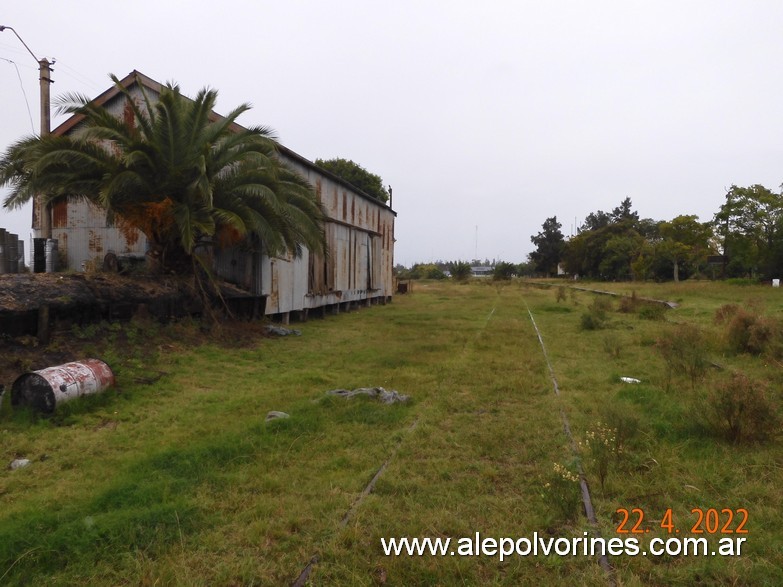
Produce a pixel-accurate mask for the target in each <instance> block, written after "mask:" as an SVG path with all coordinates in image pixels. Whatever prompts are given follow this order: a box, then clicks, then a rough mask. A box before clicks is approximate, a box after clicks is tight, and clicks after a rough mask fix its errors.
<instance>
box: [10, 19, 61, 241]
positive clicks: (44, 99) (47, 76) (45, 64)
mask: <svg viewBox="0 0 783 587" xmlns="http://www.w3.org/2000/svg"><path fill="white" fill-rule="evenodd" d="M6 29H8V30H9V31H11V32H12V33H14V34H15V35H16V38H17V39H19V42H20V43H22V45H24V48H25V49H27V52H28V53H29V54H30V55H32V56H33V59H35V60H36V61H37V62H38V71H39V77H38V81H39V83H40V86H41V137H42V138H43V137H46V136H48V135H49V134H50V133H51V130H52V118H51V106H50V102H51V98H50V94H49V86H50V85H51V84H52V83H53V82H52V68H51V65H52V64H53V63H54V60H52V63H49V60H48V59H46V57H44V58H42V59H38V57H36V56H35V53H33V52H32V51H31V50H30V47H28V46H27V43H25V42H24V41H23V40H22V37H20V36H19V33H17V32H16V31H15V30H14V29H13V27H10V26H4V25H0V33H2V32H3V31H4V30H6ZM36 200H37V201H35V200H34V201H33V218H34V217H35V210H36V209H38V210H40V227H41V236H42V237H43V238H52V212H51V209H50V207H49V205H48V204H44V203H43V199H42V198H41V196H40V194H39V195H38V196H37V198H36Z"/></svg>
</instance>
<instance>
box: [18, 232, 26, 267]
mask: <svg viewBox="0 0 783 587" xmlns="http://www.w3.org/2000/svg"><path fill="white" fill-rule="evenodd" d="M16 251H17V254H18V255H19V272H20V273H21V272H22V271H24V268H25V261H24V241H23V240H22V239H19V241H18V242H17V243H16Z"/></svg>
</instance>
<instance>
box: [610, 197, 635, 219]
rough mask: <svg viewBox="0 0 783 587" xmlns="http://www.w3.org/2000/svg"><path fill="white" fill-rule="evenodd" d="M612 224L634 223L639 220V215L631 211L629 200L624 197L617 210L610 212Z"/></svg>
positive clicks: (631, 206)
mask: <svg viewBox="0 0 783 587" xmlns="http://www.w3.org/2000/svg"><path fill="white" fill-rule="evenodd" d="M611 219H612V222H614V223H617V222H631V223H636V222H637V221H638V220H639V214H638V213H636V212H634V211H633V204H632V203H631V198H629V197H626V198H625V199H624V200H623V201H622V202H620V205H619V206H617V208H614V209H613V210H612V216H611Z"/></svg>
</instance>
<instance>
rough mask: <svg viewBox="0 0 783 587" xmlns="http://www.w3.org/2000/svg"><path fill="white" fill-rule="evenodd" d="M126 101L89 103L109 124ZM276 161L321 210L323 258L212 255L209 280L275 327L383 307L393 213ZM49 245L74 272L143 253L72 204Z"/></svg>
mask: <svg viewBox="0 0 783 587" xmlns="http://www.w3.org/2000/svg"><path fill="white" fill-rule="evenodd" d="M120 83H121V85H122V86H123V87H124V88H125V89H126V90H127V91H128V93H129V94H130V96H132V97H133V98H134V99H139V100H141V99H142V91H143V92H145V93H146V95H147V96H148V97H149V98H150V99H152V100H154V99H155V98H156V97H157V96H158V95H160V92H161V89H162V86H161V84H160V83H158V82H156V81H154V80H152V79H150V78H148V77H147V76H145V75H143V74H141V73H139V72H137V71H133V72H131V73H130V74H129V75H128V76H127V77H125V78H124V79H123V80H121V82H120ZM126 100H127V98H126V97H125V95H124V94H123V93H122V92H121V91H120V90H119V89H118V88H117V87H114V86H112V87H111V88H110V89H108V90H106V91H105V92H103V93H102V94H101V95H100V96H98V97H97V98H95V102H96V103H98V104H100V105H102V106H103V107H105V108H106V109H107V110H109V111H110V112H112V113H114V114H115V115H116V116H117V117H120V116H123V113H124V112H125V111H126V107H125V102H126ZM215 116H219V115H217V114H215ZM81 123H82V117H81V116H79V115H76V116H72V117H71V118H69V119H68V120H66V121H65V122H64V123H62V124H61V125H60V126H59V127H57V128H56V129H55V130H54V131H53V132H52V134H55V135H67V134H69V133H71V132H74V131H76V130H78V128H79V125H80V124H81ZM279 157H280V159H281V160H282V161H283V162H284V163H285V164H286V165H288V166H289V167H290V168H292V169H294V170H295V171H297V172H298V173H299V174H300V175H302V176H303V177H305V178H306V179H307V180H308V181H309V182H310V184H311V185H312V186H313V189H314V191H315V194H316V196H317V198H318V199H319V201H320V202H321V203H322V204H323V207H324V208H325V210H326V214H327V219H326V222H325V227H324V228H325V232H326V241H327V246H328V250H329V254H328V255H327V256H320V255H314V254H310V253H309V251H307V250H305V251H304V252H303V254H302V255H301V257H299V258H295V257H293V256H292V255H289V256H285V257H270V256H268V255H266V254H264V253H263V252H262V253H260V254H259V253H255V254H254V253H248V252H245V251H243V250H241V249H240V248H239V247H232V248H227V249H216V250H214V252H213V253H214V254H213V257H214V269H215V271H216V273H217V274H218V275H219V276H221V277H222V278H224V279H225V280H227V281H229V282H232V283H234V284H235V285H237V286H239V287H240V288H242V289H244V290H245V291H247V292H248V294H249V295H250V296H256V297H258V298H259V299H261V300H262V302H263V313H264V314H267V315H278V316H279V317H281V318H282V319H283V320H287V319H288V317H289V314H290V313H292V312H294V313H298V314H299V315H300V316H302V317H304V316H306V315H307V313H308V312H309V311H312V310H315V309H320V310H321V311H326V310H327V309H330V310H332V311H339V310H340V309H341V308H342V309H347V308H349V307H350V306H351V305H355V304H358V303H364V304H370V303H377V302H382V303H385V302H387V301H389V300H390V299H391V296H392V293H393V277H392V267H393V265H394V263H393V259H394V221H395V218H396V216H397V214H396V213H395V212H394V211H393V210H392V209H391V208H390V207H389V206H387V205H386V204H384V203H383V202H380V201H379V200H376V199H375V198H372V197H371V196H369V195H367V194H365V193H364V192H362V191H360V190H358V189H357V188H355V187H353V186H352V185H351V184H349V183H348V182H346V181H344V180H343V179H341V178H339V177H337V176H336V175H333V174H331V173H330V172H328V171H325V170H323V169H321V168H319V167H317V166H316V165H315V164H314V163H312V162H311V161H309V160H307V159H305V158H304V157H302V156H301V155H298V154H297V153H295V152H294V151H292V150H290V149H288V148H286V147H282V146H281V147H280V149H279ZM40 213H41V211H40V209H38V210H34V213H33V229H36V230H40ZM52 238H54V239H58V241H59V249H60V251H61V255H63V256H64V258H66V259H67V266H68V267H69V268H71V269H75V270H77V271H78V270H83V269H84V267H85V265H86V264H87V263H88V262H101V261H102V259H103V258H104V257H105V255H106V254H107V253H110V252H111V253H114V254H116V255H136V256H139V257H141V256H143V255H144V254H145V252H146V250H147V241H146V237H145V236H144V234H143V233H141V232H140V231H138V230H135V229H130V230H128V229H123V230H120V229H119V228H118V227H115V226H110V225H108V224H107V223H106V215H105V213H104V211H103V210H101V209H99V208H97V207H95V206H94V205H92V204H90V203H87V202H80V201H67V202H65V201H64V202H59V203H58V204H56V205H55V206H54V207H53V210H52Z"/></svg>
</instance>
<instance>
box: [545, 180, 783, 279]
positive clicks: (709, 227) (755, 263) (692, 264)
mask: <svg viewBox="0 0 783 587" xmlns="http://www.w3.org/2000/svg"><path fill="white" fill-rule="evenodd" d="M560 228H561V224H560V223H559V222H558V221H557V217H556V216H553V217H551V218H547V219H546V220H545V221H544V223H543V225H542V230H541V232H539V233H538V234H537V235H535V236H532V237H531V238H530V240H531V242H532V243H533V244H534V245H535V246H536V250H535V251H533V252H532V253H530V255H529V260H530V263H531V264H532V265H533V268H534V271H535V273H536V274H537V275H541V276H553V275H556V274H557V271H558V266H559V267H561V268H562V270H563V271H565V272H566V273H568V274H572V275H579V276H581V277H587V278H591V279H603V280H629V279H636V280H645V279H655V280H674V281H679V280H680V279H685V278H688V277H693V276H705V277H721V276H722V277H749V278H771V277H776V276H778V275H779V274H780V272H781V269H783V194H781V193H773V192H772V191H771V190H769V189H767V188H765V187H763V186H760V185H754V186H751V187H747V188H743V187H738V186H732V187H731V189H730V190H729V191H728V192H727V194H726V202H725V203H724V204H723V205H722V206H721V208H720V210H719V211H718V213H716V214H715V217H714V218H713V220H712V221H711V222H699V221H698V217H697V216H695V215H680V216H677V217H676V218H673V219H671V220H668V221H662V220H653V219H651V218H639V214H638V213H637V212H635V211H634V210H633V206H632V203H631V199H630V198H625V199H624V200H623V201H622V202H620V205H619V206H617V207H616V208H614V209H613V210H612V211H611V212H604V211H603V210H598V211H596V212H591V213H590V214H588V215H587V217H586V218H585V220H584V222H583V223H582V225H581V226H580V227H579V228H578V232H577V234H576V235H575V236H573V237H572V238H570V239H568V240H566V239H565V238H564V237H563V234H562V232H561V231H560ZM710 261H712V262H710Z"/></svg>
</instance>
